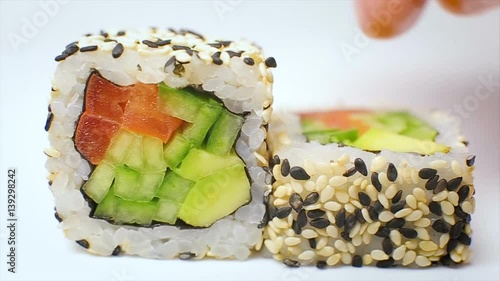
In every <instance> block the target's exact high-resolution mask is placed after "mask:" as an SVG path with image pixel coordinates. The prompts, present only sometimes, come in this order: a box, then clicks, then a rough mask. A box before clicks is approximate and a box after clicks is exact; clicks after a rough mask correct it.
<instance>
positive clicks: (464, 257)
mask: <svg viewBox="0 0 500 281" xmlns="http://www.w3.org/2000/svg"><path fill="white" fill-rule="evenodd" d="M469 253H470V250H469V247H465V249H464V251H463V253H462V261H464V262H467V261H468V260H469Z"/></svg>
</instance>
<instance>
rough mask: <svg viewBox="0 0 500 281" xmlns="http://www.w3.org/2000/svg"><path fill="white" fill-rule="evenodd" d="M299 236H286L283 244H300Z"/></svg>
mask: <svg viewBox="0 0 500 281" xmlns="http://www.w3.org/2000/svg"><path fill="white" fill-rule="evenodd" d="M300 241H301V240H300V238H298V237H287V238H285V244H286V245H287V246H295V245H299V244H300Z"/></svg>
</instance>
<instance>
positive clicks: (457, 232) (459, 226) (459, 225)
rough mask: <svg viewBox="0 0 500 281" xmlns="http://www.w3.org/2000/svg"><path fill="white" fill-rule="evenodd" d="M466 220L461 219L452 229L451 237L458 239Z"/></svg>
mask: <svg viewBox="0 0 500 281" xmlns="http://www.w3.org/2000/svg"><path fill="white" fill-rule="evenodd" d="M464 227H465V222H464V221H459V222H457V223H456V224H455V225H454V226H452V227H451V229H450V237H451V238H453V239H456V238H458V237H459V236H460V234H461V233H462V232H463V231H464Z"/></svg>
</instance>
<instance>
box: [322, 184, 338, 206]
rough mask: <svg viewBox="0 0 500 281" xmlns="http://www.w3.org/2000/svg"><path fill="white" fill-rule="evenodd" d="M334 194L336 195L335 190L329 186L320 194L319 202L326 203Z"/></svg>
mask: <svg viewBox="0 0 500 281" xmlns="http://www.w3.org/2000/svg"><path fill="white" fill-rule="evenodd" d="M334 194H335V189H333V187H331V186H329V185H327V186H326V187H325V188H324V189H323V190H321V192H320V194H319V201H320V202H321V203H325V202H326V201H328V200H330V199H331V198H332V197H333V195H334Z"/></svg>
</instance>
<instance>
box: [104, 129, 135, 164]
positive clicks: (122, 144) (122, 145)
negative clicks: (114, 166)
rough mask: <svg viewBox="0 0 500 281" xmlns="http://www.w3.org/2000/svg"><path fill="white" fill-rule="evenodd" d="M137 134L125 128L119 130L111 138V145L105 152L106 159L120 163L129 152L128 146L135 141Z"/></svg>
mask: <svg viewBox="0 0 500 281" xmlns="http://www.w3.org/2000/svg"><path fill="white" fill-rule="evenodd" d="M136 138H137V135H135V134H134V133H132V132H129V131H127V130H120V132H119V133H118V134H117V135H116V136H115V137H114V138H113V139H112V140H111V145H110V147H109V149H108V151H107V152H106V159H107V160H109V161H111V162H112V163H119V164H122V163H123V162H124V161H125V157H127V155H128V154H129V147H130V146H131V145H132V143H133V142H135V141H136Z"/></svg>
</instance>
